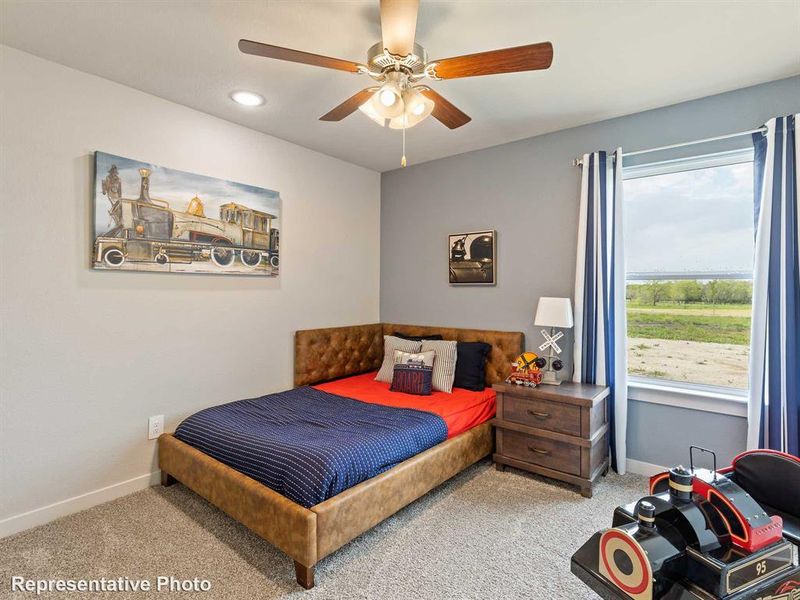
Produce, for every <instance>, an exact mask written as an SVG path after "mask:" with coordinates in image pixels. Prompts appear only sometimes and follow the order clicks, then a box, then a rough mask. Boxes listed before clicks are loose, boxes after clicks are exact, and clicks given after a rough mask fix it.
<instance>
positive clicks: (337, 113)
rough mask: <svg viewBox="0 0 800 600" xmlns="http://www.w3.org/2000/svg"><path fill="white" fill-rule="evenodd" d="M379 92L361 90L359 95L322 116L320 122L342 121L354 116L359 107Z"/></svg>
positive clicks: (369, 89) (371, 89)
mask: <svg viewBox="0 0 800 600" xmlns="http://www.w3.org/2000/svg"><path fill="white" fill-rule="evenodd" d="M377 91H378V88H376V87H371V88H366V89H364V90H361V91H360V92H358V93H357V94H355V95H353V96H350V97H349V98H348V99H347V100H345V101H344V102H342V103H341V104H340V105H339V106H337V107H336V108H334V109H333V110H331V111H330V112H328V113H326V114H324V115H322V116H321V117H320V118H319V120H320V121H341V120H342V119H344V118H345V117H347V116H349V115H351V114H353V113H354V112H355V111H357V110H358V107H359V106H361V105H362V104H364V102H366V101H367V100H369V99H370V97H372V95H373V94H374V93H375V92H377Z"/></svg>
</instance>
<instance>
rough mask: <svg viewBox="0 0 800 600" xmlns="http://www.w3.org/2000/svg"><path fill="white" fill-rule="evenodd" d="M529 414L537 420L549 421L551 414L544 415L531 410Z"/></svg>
mask: <svg viewBox="0 0 800 600" xmlns="http://www.w3.org/2000/svg"><path fill="white" fill-rule="evenodd" d="M528 414H529V415H531V416H532V417H536V418H537V419H549V418H550V413H543V412H536V411H535V410H529V411H528Z"/></svg>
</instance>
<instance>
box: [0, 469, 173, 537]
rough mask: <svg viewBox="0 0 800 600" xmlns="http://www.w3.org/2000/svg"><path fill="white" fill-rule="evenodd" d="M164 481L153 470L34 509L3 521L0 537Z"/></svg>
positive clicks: (0, 527) (0, 525) (159, 472)
mask: <svg viewBox="0 0 800 600" xmlns="http://www.w3.org/2000/svg"><path fill="white" fill-rule="evenodd" d="M160 482H161V471H153V472H152V473H146V474H145V475H140V476H139V477H134V478H133V479H128V480H127V481H121V482H119V483H115V484H113V485H109V486H106V487H104V488H100V489H99V490H94V491H91V492H87V493H85V494H81V495H80V496H75V497H73V498H67V499H66V500H61V501H60V502H55V503H53V504H49V505H48V506H42V507H41V508H35V509H33V510H29V511H28V512H24V513H21V514H18V515H14V516H12V517H8V518H5V519H2V520H0V538H4V537H7V536H9V535H12V534H14V533H19V532H20V531H25V530H26V529H30V528H31V527H36V526H37V525H44V524H45V523H49V522H50V521H54V520H55V519H59V518H61V517H66V516H67V515H71V514H73V513H76V512H80V511H82V510H86V509H87V508H91V507H93V506H97V505H98V504H103V503H105V502H109V501H111V500H115V499H117V498H121V497H122V496H127V495H128V494H132V493H134V492H138V491H140V490H144V489H147V488H149V487H151V486H154V485H157V484H159V483H160Z"/></svg>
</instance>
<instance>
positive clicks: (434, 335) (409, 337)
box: [392, 331, 444, 342]
mask: <svg viewBox="0 0 800 600" xmlns="http://www.w3.org/2000/svg"><path fill="white" fill-rule="evenodd" d="M392 335H393V336H394V337H399V338H400V339H401V340H411V341H412V342H421V341H422V340H442V339H444V338H443V337H442V334H440V333H432V334H431V335H406V334H404V333H400V332H399V331H395V332H394V333H393V334H392Z"/></svg>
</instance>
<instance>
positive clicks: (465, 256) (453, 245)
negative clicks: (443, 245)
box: [447, 229, 497, 285]
mask: <svg viewBox="0 0 800 600" xmlns="http://www.w3.org/2000/svg"><path fill="white" fill-rule="evenodd" d="M496 238H497V232H495V231H494V230H493V229H490V230H486V231H470V232H467V233H452V234H450V235H449V236H448V238H447V250H448V263H449V267H450V284H451V285H495V284H496V283H497V242H496Z"/></svg>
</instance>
